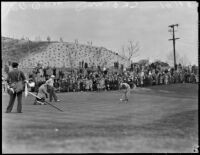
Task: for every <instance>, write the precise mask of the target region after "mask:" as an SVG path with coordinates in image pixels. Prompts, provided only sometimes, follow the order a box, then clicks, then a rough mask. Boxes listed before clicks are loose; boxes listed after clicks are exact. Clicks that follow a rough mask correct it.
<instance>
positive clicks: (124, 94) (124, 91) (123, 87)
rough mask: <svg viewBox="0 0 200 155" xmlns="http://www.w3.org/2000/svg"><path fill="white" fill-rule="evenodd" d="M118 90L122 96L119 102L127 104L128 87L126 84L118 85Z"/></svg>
mask: <svg viewBox="0 0 200 155" xmlns="http://www.w3.org/2000/svg"><path fill="white" fill-rule="evenodd" d="M120 90H121V91H122V93H123V95H122V98H121V99H120V101H125V102H126V103H127V102H128V97H129V95H130V86H129V84H127V83H121V84H120Z"/></svg>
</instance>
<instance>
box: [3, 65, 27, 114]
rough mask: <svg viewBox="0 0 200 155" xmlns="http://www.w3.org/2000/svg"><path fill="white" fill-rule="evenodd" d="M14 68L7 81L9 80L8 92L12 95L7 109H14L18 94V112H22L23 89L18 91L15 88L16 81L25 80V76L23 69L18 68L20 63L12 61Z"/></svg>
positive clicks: (8, 111)
mask: <svg viewBox="0 0 200 155" xmlns="http://www.w3.org/2000/svg"><path fill="white" fill-rule="evenodd" d="M12 68H13V69H12V70H11V71H10V72H9V73H8V77H7V82H8V94H9V95H10V100H9V104H8V107H7V110H6V113H10V112H11V111H12V108H13V105H14V102H15V98H16V96H17V100H18V105H17V112H18V113H22V91H23V90H22V91H20V92H18V93H16V92H15V91H14V89H13V87H14V85H15V83H17V82H18V81H22V82H23V83H24V82H25V79H26V78H25V76H24V73H23V72H22V71H20V70H19V69H18V63H16V62H13V63H12Z"/></svg>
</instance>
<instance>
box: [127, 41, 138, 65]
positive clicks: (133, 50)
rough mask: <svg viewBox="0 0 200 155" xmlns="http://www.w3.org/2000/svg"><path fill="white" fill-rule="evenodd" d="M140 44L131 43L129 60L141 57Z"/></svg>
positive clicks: (128, 48)
mask: <svg viewBox="0 0 200 155" xmlns="http://www.w3.org/2000/svg"><path fill="white" fill-rule="evenodd" d="M139 49H140V47H139V43H138V42H137V43H135V42H133V41H129V44H128V46H127V50H128V60H129V61H131V59H132V58H133V57H137V56H138V55H139Z"/></svg>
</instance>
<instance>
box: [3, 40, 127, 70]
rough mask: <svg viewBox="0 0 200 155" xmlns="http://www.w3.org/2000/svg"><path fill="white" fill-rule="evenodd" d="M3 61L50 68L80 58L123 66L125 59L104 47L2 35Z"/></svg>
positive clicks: (68, 64) (92, 63) (75, 64)
mask: <svg viewBox="0 0 200 155" xmlns="http://www.w3.org/2000/svg"><path fill="white" fill-rule="evenodd" d="M2 57H3V61H4V62H7V61H18V62H19V63H20V66H21V67H23V68H27V67H33V66H35V65H36V64H37V63H42V64H43V65H44V66H52V67H54V66H55V67H63V66H65V67H71V66H73V67H78V66H79V65H80V62H82V61H84V62H86V63H87V64H88V66H89V67H90V66H105V67H110V66H113V64H114V62H116V61H118V62H119V64H123V65H124V66H125V65H126V64H127V59H126V58H123V57H122V56H120V55H118V54H117V53H115V52H113V51H111V50H108V49H106V48H104V47H95V46H88V45H84V44H76V45H75V43H69V42H44V41H42V42H41V41H40V42H35V41H28V40H17V39H12V38H6V37H2Z"/></svg>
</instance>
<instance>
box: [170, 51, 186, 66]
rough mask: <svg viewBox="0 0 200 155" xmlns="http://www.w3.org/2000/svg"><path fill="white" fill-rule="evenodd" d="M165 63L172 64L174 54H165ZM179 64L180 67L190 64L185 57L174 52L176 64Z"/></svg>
mask: <svg viewBox="0 0 200 155" xmlns="http://www.w3.org/2000/svg"><path fill="white" fill-rule="evenodd" d="M167 62H168V63H169V64H170V65H173V64H174V54H173V52H170V53H168V54H167ZM179 63H180V64H181V65H182V66H187V65H188V64H189V63H190V62H189V59H188V58H187V57H186V55H185V54H184V55H182V56H181V55H180V54H179V53H178V52H176V64H179Z"/></svg>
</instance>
